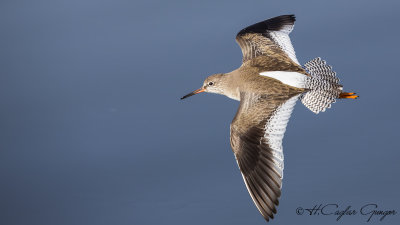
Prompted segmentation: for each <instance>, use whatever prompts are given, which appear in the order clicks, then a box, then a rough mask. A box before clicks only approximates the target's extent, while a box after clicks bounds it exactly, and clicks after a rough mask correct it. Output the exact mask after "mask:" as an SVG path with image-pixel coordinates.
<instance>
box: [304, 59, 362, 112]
mask: <svg viewBox="0 0 400 225" xmlns="http://www.w3.org/2000/svg"><path fill="white" fill-rule="evenodd" d="M304 67H305V69H306V70H307V72H308V73H309V74H310V75H311V76H310V77H308V78H307V80H306V83H305V86H306V89H308V90H309V91H308V92H306V93H305V94H304V95H303V96H302V97H301V102H302V103H303V104H304V105H305V106H306V107H307V108H309V109H310V110H311V111H313V112H314V113H319V112H324V111H325V110H326V109H327V108H330V107H331V105H332V103H334V102H335V101H336V99H337V98H356V97H358V96H356V95H354V93H346V92H343V91H342V90H343V86H342V85H340V84H339V78H338V77H337V76H336V72H334V71H333V70H332V67H331V66H329V65H326V62H325V61H324V60H321V58H319V57H318V58H315V59H313V60H311V61H309V62H307V63H306V64H305V65H304ZM346 94H349V95H346Z"/></svg>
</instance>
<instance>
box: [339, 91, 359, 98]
mask: <svg viewBox="0 0 400 225" xmlns="http://www.w3.org/2000/svg"><path fill="white" fill-rule="evenodd" d="M358 97H359V96H358V95H356V93H353V92H342V93H340V95H339V98H351V99H356V98H358Z"/></svg>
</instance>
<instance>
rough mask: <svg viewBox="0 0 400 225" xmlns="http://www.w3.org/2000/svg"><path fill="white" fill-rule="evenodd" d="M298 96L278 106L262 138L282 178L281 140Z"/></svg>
mask: <svg viewBox="0 0 400 225" xmlns="http://www.w3.org/2000/svg"><path fill="white" fill-rule="evenodd" d="M299 97H300V95H296V96H294V97H292V98H290V99H289V100H287V101H286V102H285V103H284V104H282V105H281V106H279V107H278V108H277V109H276V110H275V112H274V113H273V115H272V116H271V118H270V119H269V120H268V122H267V123H266V125H265V134H264V138H265V140H266V142H267V144H268V145H269V146H270V148H271V150H272V155H273V156H274V158H273V160H274V162H275V165H277V167H278V168H279V169H280V173H281V177H282V178H283V168H284V163H283V159H284V157H283V149H282V140H283V136H284V134H285V131H286V126H287V124H288V122H289V119H290V116H291V114H292V112H293V108H294V106H295V105H296V101H297V99H299Z"/></svg>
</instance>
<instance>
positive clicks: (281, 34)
mask: <svg viewBox="0 0 400 225" xmlns="http://www.w3.org/2000/svg"><path fill="white" fill-rule="evenodd" d="M295 20H296V19H295V16H294V15H282V16H278V17H274V18H271V19H268V20H265V21H262V22H259V23H256V24H253V25H251V26H248V27H246V28H244V29H243V30H241V31H240V32H239V33H238V34H237V35H236V41H237V42H238V44H239V46H240V48H241V49H242V53H243V62H246V61H247V60H250V59H252V58H255V57H257V56H259V55H269V56H273V57H282V56H284V57H289V58H290V59H291V60H292V61H293V62H294V63H296V64H298V65H300V64H299V61H297V58H296V53H295V51H294V49H293V46H292V43H291V42H290V38H289V33H290V32H291V31H292V30H293V27H294V22H295Z"/></svg>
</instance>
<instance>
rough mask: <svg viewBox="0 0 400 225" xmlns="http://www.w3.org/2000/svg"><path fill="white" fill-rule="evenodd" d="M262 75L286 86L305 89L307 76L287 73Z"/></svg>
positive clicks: (266, 73)
mask: <svg viewBox="0 0 400 225" xmlns="http://www.w3.org/2000/svg"><path fill="white" fill-rule="evenodd" d="M260 75H262V76H266V77H271V78H274V79H277V80H279V81H280V82H282V83H284V84H287V85H290V86H293V87H297V88H305V84H306V79H307V76H306V75H304V74H301V73H297V72H287V71H268V72H262V73H260Z"/></svg>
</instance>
